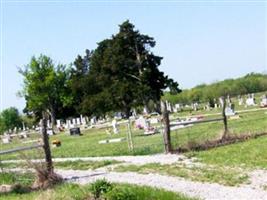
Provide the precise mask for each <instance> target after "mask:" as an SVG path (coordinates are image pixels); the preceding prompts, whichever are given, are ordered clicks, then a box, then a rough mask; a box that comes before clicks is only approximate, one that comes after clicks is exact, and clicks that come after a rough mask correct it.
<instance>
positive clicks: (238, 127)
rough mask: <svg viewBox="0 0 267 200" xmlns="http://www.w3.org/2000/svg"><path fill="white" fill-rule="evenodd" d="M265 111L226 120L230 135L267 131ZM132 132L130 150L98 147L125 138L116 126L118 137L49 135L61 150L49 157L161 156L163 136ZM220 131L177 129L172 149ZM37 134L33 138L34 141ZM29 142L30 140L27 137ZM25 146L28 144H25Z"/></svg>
mask: <svg viewBox="0 0 267 200" xmlns="http://www.w3.org/2000/svg"><path fill="white" fill-rule="evenodd" d="M265 112H266V110H260V111H257V112H246V113H241V114H240V119H236V120H229V129H230V131H231V133H232V134H243V133H245V134H248V133H249V134H256V133H262V132H266V131H267V115H266V114H265ZM132 130H133V143H134V151H133V152H132V151H129V150H128V144H127V141H122V142H118V143H108V144H99V143H98V142H99V141H100V140H106V139H109V138H119V137H125V138H126V132H127V130H126V125H121V126H120V133H119V134H118V135H112V136H109V135H107V134H106V132H105V129H90V130H86V131H84V132H83V135H82V136H70V135H68V134H65V133H60V134H57V135H55V136H51V138H50V141H51V140H53V139H59V140H60V141H61V143H62V145H61V147H58V148H52V155H53V157H87V156H118V155H147V154H155V153H162V152H163V151H164V146H163V137H162V135H161V134H155V135H151V136H144V135H143V130H137V129H132ZM222 131H223V123H222V122H221V121H220V122H213V123H206V124H198V125H194V126H192V127H187V128H184V129H178V130H175V131H172V132H171V135H172V137H171V139H172V145H173V148H174V149H175V148H178V147H185V146H187V145H188V143H191V144H192V143H203V142H205V141H206V140H212V139H216V138H219V137H220V136H221V134H222ZM37 136H39V135H35V138H34V139H36V137H37ZM30 139H32V138H30ZM25 145H26V144H21V142H20V141H14V142H12V143H10V144H3V145H1V149H10V148H14V147H17V146H25ZM27 145H29V144H27ZM38 152H42V151H41V150H39V151H37V150H31V151H27V152H26V151H25V153H26V154H27V155H28V157H29V158H31V159H33V158H40V157H43V155H42V154H41V153H38ZM19 158H21V156H20V155H19V154H16V153H14V154H9V155H4V156H1V157H0V159H1V160H4V159H19Z"/></svg>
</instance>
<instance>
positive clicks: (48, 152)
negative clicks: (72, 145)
mask: <svg viewBox="0 0 267 200" xmlns="http://www.w3.org/2000/svg"><path fill="white" fill-rule="evenodd" d="M41 126H42V137H43V143H44V146H43V148H44V153H45V162H46V167H47V171H48V172H49V173H52V172H53V163H52V156H51V150H50V146H49V138H48V134H47V127H46V126H47V121H46V115H45V114H43V119H42V120H41Z"/></svg>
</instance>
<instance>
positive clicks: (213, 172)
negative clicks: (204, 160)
mask: <svg viewBox="0 0 267 200" xmlns="http://www.w3.org/2000/svg"><path fill="white" fill-rule="evenodd" d="M114 170H115V171H118V172H127V171H131V172H137V173H143V174H148V173H158V174H163V175H169V176H178V177H182V178H185V179H190V180H193V181H200V182H210V183H219V184H222V185H228V186H235V185H239V184H242V183H247V182H248V175H247V174H246V173H244V172H243V171H241V170H238V169H231V168H227V169H226V168H223V167H207V166H205V167H197V166H194V167H187V166H185V165H178V164H172V165H161V164H158V163H151V164H146V165H141V166H140V165H121V166H118V167H116V168H115V169H114Z"/></svg>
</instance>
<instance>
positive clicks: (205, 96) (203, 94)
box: [163, 73, 267, 104]
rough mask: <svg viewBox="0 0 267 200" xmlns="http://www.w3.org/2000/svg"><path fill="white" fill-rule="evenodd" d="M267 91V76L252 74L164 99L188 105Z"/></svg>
mask: <svg viewBox="0 0 267 200" xmlns="http://www.w3.org/2000/svg"><path fill="white" fill-rule="evenodd" d="M266 90H267V74H260V73H251V74H247V75H246V76H244V77H241V78H237V79H226V80H224V81H220V82H216V83H212V84H209V85H206V84H201V85H198V86H196V87H194V88H192V89H188V90H183V92H182V93H180V94H177V95H170V93H168V92H166V93H165V94H164V97H163V98H164V99H167V100H168V101H170V102H172V103H183V104H188V103H193V102H212V101H213V99H214V98H218V97H221V96H224V95H230V96H237V95H245V94H249V93H257V92H263V91H266Z"/></svg>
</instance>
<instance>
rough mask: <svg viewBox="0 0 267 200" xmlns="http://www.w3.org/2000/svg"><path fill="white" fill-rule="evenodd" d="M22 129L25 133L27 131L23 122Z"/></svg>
mask: <svg viewBox="0 0 267 200" xmlns="http://www.w3.org/2000/svg"><path fill="white" fill-rule="evenodd" d="M22 127H23V131H25V130H26V128H25V123H24V122H22Z"/></svg>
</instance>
